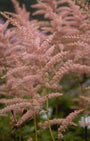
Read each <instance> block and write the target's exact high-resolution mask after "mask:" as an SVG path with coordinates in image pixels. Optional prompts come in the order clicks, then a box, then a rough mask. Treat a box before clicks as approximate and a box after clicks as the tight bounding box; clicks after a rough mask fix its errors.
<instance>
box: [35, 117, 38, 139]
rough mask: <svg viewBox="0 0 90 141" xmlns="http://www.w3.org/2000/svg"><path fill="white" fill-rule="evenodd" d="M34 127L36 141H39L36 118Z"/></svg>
mask: <svg viewBox="0 0 90 141" xmlns="http://www.w3.org/2000/svg"><path fill="white" fill-rule="evenodd" d="M34 126H35V140H36V141H38V139H37V118H36V116H34Z"/></svg>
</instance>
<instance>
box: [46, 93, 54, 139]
mask: <svg viewBox="0 0 90 141" xmlns="http://www.w3.org/2000/svg"><path fill="white" fill-rule="evenodd" d="M46 110H47V112H46V113H47V120H48V126H49V131H50V135H51V138H52V140H53V141H55V139H54V136H53V133H52V129H51V124H50V121H49V116H48V95H47V94H46Z"/></svg>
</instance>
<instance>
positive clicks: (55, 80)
mask: <svg viewBox="0 0 90 141" xmlns="http://www.w3.org/2000/svg"><path fill="white" fill-rule="evenodd" d="M12 2H13V4H14V6H15V10H16V14H14V13H10V12H4V13H2V12H1V14H2V15H3V16H4V17H5V18H7V21H6V23H5V24H3V25H0V65H1V67H0V75H1V80H2V82H3V83H2V85H1V86H0V94H1V95H5V96H9V97H10V99H1V100H0V103H4V104H5V105H6V107H5V108H3V109H1V110H0V115H1V116H4V115H5V116H6V114H7V113H8V112H10V113H11V114H12V122H13V123H14V128H18V127H19V126H21V125H22V124H23V123H24V122H25V121H26V120H27V119H29V118H31V119H32V118H33V119H34V123H35V136H36V141H37V120H36V115H38V114H39V111H40V110H41V109H42V108H43V105H45V103H46V113H47V121H45V123H43V124H42V123H39V124H38V128H39V127H40V128H43V129H44V130H45V129H46V128H49V131H50V134H51V137H52V140H53V141H54V140H55V139H54V136H53V133H52V130H51V126H52V125H54V124H59V125H60V127H59V128H58V138H62V136H63V135H62V133H63V132H64V131H65V129H66V127H67V126H68V125H69V124H72V125H75V124H74V123H73V122H72V120H73V118H74V117H75V116H76V115H78V114H79V113H80V112H82V111H84V107H83V109H79V110H75V111H74V112H73V113H70V114H69V115H68V116H67V117H66V118H65V119H60V117H58V119H51V120H49V115H48V106H49V99H51V98H55V97H59V96H61V95H62V93H60V90H61V86H60V84H59V82H60V80H61V79H62V77H63V76H64V75H65V74H70V73H71V72H73V73H74V72H75V73H77V74H79V75H80V76H81V75H82V74H83V73H85V74H88V75H89V74H90V63H89V61H90V57H89V56H90V46H89V44H90V40H89V35H90V19H89V14H83V9H82V8H80V6H78V5H76V4H75V2H74V1H72V0H58V1H56V0H39V1H38V4H36V5H33V6H32V7H33V8H38V9H39V10H37V11H36V12H35V13H34V15H36V14H44V17H45V18H46V19H47V21H38V20H33V19H32V20H31V21H30V20H29V16H30V13H29V12H27V11H26V9H25V6H24V5H23V7H22V8H21V7H20V6H19V3H18V2H17V1H16V0H12ZM87 13H88V12H87ZM9 23H11V24H12V25H13V26H12V27H10V28H8V24H9ZM40 89H42V91H41V93H39V90H40ZM53 91H55V93H54V92H53ZM25 97H28V99H27V98H25ZM81 99H84V97H83V96H81ZM85 101H88V103H89V102H90V99H88V98H85ZM18 113H22V115H21V117H20V118H19V119H17V114H18ZM29 140H30V141H31V140H32V139H31V138H30V139H29Z"/></svg>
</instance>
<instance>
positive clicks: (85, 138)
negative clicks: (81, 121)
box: [85, 126, 87, 141]
mask: <svg viewBox="0 0 90 141" xmlns="http://www.w3.org/2000/svg"><path fill="white" fill-rule="evenodd" d="M85 141H87V126H85Z"/></svg>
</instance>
